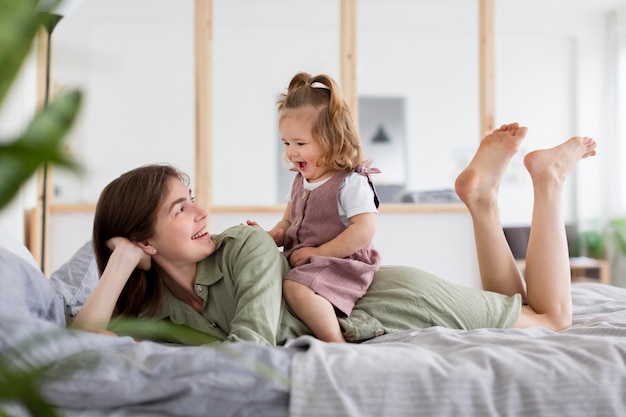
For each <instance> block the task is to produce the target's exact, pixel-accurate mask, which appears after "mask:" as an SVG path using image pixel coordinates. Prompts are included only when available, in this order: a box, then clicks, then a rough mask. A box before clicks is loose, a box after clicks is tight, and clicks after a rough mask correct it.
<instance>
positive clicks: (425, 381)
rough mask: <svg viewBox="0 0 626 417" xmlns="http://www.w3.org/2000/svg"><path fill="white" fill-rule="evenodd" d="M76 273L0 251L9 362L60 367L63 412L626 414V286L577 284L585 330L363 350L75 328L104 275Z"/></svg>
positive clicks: (479, 334)
mask: <svg viewBox="0 0 626 417" xmlns="http://www.w3.org/2000/svg"><path fill="white" fill-rule="evenodd" d="M5 246H6V245H5ZM22 252H24V251H22ZM22 255H24V253H22ZM93 267H94V268H95V265H94V266H93ZM65 272H66V273H65V274H60V275H63V276H65V277H66V278H64V279H59V278H58V277H59V276H60V275H59V274H56V275H55V274H53V277H54V278H53V279H48V278H46V277H44V276H43V274H41V272H40V271H39V269H38V268H37V267H36V265H33V263H32V262H31V261H30V260H29V259H28V255H27V254H26V255H25V256H20V254H17V252H16V251H15V250H9V249H7V248H3V247H1V245H0V335H1V336H0V351H1V353H2V360H3V362H4V363H5V365H6V363H7V362H8V363H9V364H10V366H12V367H15V368H20V369H25V368H28V367H36V366H39V365H48V366H49V367H48V368H47V371H46V373H45V374H43V375H42V377H41V385H40V390H41V392H42V393H43V395H44V396H45V398H46V399H47V400H48V401H49V402H50V403H51V404H53V405H54V406H55V407H56V408H57V409H58V412H59V414H60V415H62V416H187V417H189V416H220V417H225V416H272V417H280V416H293V417H298V416H372V417H374V416H376V417H378V416H394V417H402V416H535V417H539V416H586V417H588V416H624V415H626V289H622V288H618V287H613V286H609V285H601V284H594V283H580V284H575V285H574V286H573V289H572V292H573V301H574V306H575V309H574V325H573V326H572V327H571V328H570V329H567V330H565V331H561V332H552V331H549V330H546V329H543V328H530V329H523V330H521V329H482V330H471V331H464V330H450V329H446V328H441V327H431V328H427V329H416V330H412V331H407V332H402V333H395V334H388V335H383V336H380V337H375V338H373V339H371V340H368V341H366V342H363V343H360V344H346V345H338V344H329V343H323V342H320V341H317V340H315V339H314V338H312V337H309V336H305V337H300V338H298V339H295V340H293V341H290V342H289V343H288V344H287V345H286V346H281V347H266V346H259V345H254V344H250V343H230V344H222V345H219V346H199V347H191V346H180V345H173V344H162V343H154V342H141V343H136V342H135V341H134V340H133V339H131V338H129V337H109V336H104V335H98V334H91V333H86V332H80V331H71V330H68V329H66V328H65V322H66V321H65V320H66V317H67V315H68V314H72V309H75V308H78V307H77V306H79V305H80V303H81V301H82V300H84V298H85V297H86V295H87V294H88V293H89V291H90V288H91V287H92V285H93V280H92V279H93V277H91V278H90V279H86V278H85V277H76V276H75V275H72V274H71V273H70V274H67V271H65ZM67 276H73V278H72V279H67ZM0 407H2V410H4V411H5V412H8V413H9V415H15V416H21V415H29V414H28V412H27V410H26V409H25V408H24V407H23V406H22V405H20V404H15V403H6V402H5V403H0Z"/></svg>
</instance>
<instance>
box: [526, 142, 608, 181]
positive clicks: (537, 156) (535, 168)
mask: <svg viewBox="0 0 626 417" xmlns="http://www.w3.org/2000/svg"><path fill="white" fill-rule="evenodd" d="M595 154H596V141H595V140H593V139H591V138H589V137H587V136H585V137H581V136H575V137H573V138H571V139H569V140H567V141H565V142H563V143H562V144H560V145H558V146H555V147H554V148H550V149H541V150H537V151H533V152H530V153H529V154H528V155H526V156H525V157H524V165H525V166H526V169H527V170H528V172H529V173H530V177H531V178H532V180H533V182H534V183H537V182H539V181H545V180H548V181H550V180H554V181H556V182H557V183H558V184H562V183H563V182H564V181H565V179H566V178H567V176H568V175H569V173H570V172H571V171H572V169H574V167H575V166H576V163H577V162H578V161H580V160H581V159H584V158H587V157H589V156H594V155H595Z"/></svg>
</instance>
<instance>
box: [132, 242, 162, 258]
mask: <svg viewBox="0 0 626 417" xmlns="http://www.w3.org/2000/svg"><path fill="white" fill-rule="evenodd" d="M135 244H136V245H137V246H138V247H140V248H141V249H142V250H143V252H144V253H145V254H146V255H150V256H152V255H156V253H157V250H156V248H155V247H154V246H152V245H151V244H150V242H148V241H145V242H135Z"/></svg>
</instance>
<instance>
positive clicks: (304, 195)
mask: <svg viewBox="0 0 626 417" xmlns="http://www.w3.org/2000/svg"><path fill="white" fill-rule="evenodd" d="M302 198H303V199H305V198H306V191H303V192H302Z"/></svg>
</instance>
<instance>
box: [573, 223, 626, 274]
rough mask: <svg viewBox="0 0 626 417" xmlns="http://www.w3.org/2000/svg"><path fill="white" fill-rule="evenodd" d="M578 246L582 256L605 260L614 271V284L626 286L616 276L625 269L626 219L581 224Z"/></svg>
mask: <svg viewBox="0 0 626 417" xmlns="http://www.w3.org/2000/svg"><path fill="white" fill-rule="evenodd" d="M579 230H580V232H579V234H578V240H577V245H578V249H579V252H580V254H581V255H583V256H588V257H590V258H594V259H605V260H607V261H608V262H609V263H610V265H611V271H613V274H612V275H613V282H612V283H613V284H615V285H618V286H626V282H619V280H616V279H615V276H621V275H622V274H620V273H618V271H622V270H623V269H624V264H625V262H626V218H625V217H618V218H613V219H610V220H608V221H600V220H598V221H594V222H590V223H586V224H581V226H580V227H579Z"/></svg>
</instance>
